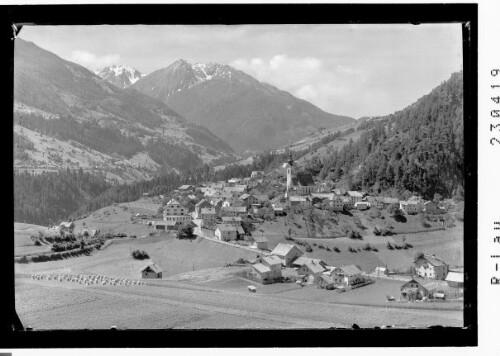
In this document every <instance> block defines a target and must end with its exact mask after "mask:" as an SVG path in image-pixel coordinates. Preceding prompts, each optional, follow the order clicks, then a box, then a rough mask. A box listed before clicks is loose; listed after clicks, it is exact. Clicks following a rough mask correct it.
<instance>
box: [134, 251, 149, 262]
mask: <svg viewBox="0 0 500 356" xmlns="http://www.w3.org/2000/svg"><path fill="white" fill-rule="evenodd" d="M132 257H133V258H134V259H135V260H145V259H148V258H149V255H148V253H147V252H146V251H141V250H134V251H132Z"/></svg>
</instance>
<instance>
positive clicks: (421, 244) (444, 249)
mask: <svg viewBox="0 0 500 356" xmlns="http://www.w3.org/2000/svg"><path fill="white" fill-rule="evenodd" d="M288 226H290V225H286V226H285V225H284V219H283V218H278V221H277V222H266V223H264V224H260V225H257V226H256V227H257V230H256V232H255V233H254V234H257V235H260V234H261V232H260V230H264V236H266V237H267V238H268V240H269V248H270V249H273V248H274V247H275V246H276V245H278V244H279V243H290V241H287V240H285V235H286V231H287V229H288ZM302 230H304V232H303V234H300V233H295V231H296V230H294V232H293V233H292V237H293V238H294V239H296V240H301V241H307V242H309V244H311V245H312V248H313V252H311V253H305V255H306V256H308V257H314V258H319V259H322V260H323V261H325V262H327V263H329V264H331V265H333V266H342V265H348V264H357V265H359V266H360V267H361V268H363V269H364V270H365V271H371V270H373V269H375V267H378V266H386V265H387V267H389V268H395V269H408V267H409V266H410V265H411V263H412V262H413V258H414V256H415V253H416V252H417V251H422V252H424V253H429V254H435V255H436V257H438V258H441V259H443V260H445V261H446V262H447V263H449V264H450V265H452V266H463V259H464V255H463V239H464V236H463V224H462V223H459V222H457V223H456V226H455V227H452V228H447V229H446V230H444V231H429V232H420V233H415V234H404V235H393V236H375V235H373V234H367V235H365V236H363V239H362V240H352V239H349V238H347V237H339V238H307V237H306V236H307V234H306V233H305V227H303V228H302ZM299 231H300V230H299ZM403 240H404V241H403ZM387 242H390V243H391V244H392V245H394V244H399V245H402V244H403V243H404V242H406V243H409V244H411V245H413V248H411V249H408V250H388V249H387ZM367 243H369V244H370V245H371V246H372V247H376V248H377V249H378V252H373V251H364V250H362V248H363V247H364V246H365V245H366V244H367ZM313 244H316V245H323V246H324V247H325V249H320V248H318V247H317V246H314V245H313ZM334 246H335V247H338V248H339V249H340V250H341V252H340V253H337V252H335V251H333V247H334ZM350 246H351V247H353V248H355V249H357V248H358V247H359V248H361V251H360V252H356V253H351V252H349V251H348V250H347V249H348V248H349V247H350ZM326 247H329V248H330V249H331V250H332V251H327V250H326ZM300 248H301V249H302V250H303V251H304V248H303V247H300Z"/></svg>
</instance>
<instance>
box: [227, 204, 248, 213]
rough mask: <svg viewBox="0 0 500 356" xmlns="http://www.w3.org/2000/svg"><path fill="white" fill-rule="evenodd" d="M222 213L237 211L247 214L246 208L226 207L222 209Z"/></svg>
mask: <svg viewBox="0 0 500 356" xmlns="http://www.w3.org/2000/svg"><path fill="white" fill-rule="evenodd" d="M222 211H235V212H238V213H246V212H247V208H246V206H224V207H222Z"/></svg>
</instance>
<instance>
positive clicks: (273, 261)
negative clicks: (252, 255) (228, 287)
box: [249, 243, 367, 289]
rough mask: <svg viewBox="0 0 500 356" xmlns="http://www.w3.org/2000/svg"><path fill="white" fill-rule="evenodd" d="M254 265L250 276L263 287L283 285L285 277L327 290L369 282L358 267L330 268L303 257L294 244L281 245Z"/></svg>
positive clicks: (316, 260) (322, 263) (318, 260)
mask: <svg viewBox="0 0 500 356" xmlns="http://www.w3.org/2000/svg"><path fill="white" fill-rule="evenodd" d="M251 262H252V271H251V272H250V275H249V276H250V277H252V279H254V280H256V281H259V282H260V283H262V284H270V283H277V282H280V281H282V280H283V277H284V275H285V274H286V276H287V277H288V278H291V279H295V280H296V281H298V282H299V283H302V282H307V283H309V284H312V283H314V284H316V285H318V286H320V287H321V288H325V289H345V288H346V287H349V286H350V287H352V286H356V285H360V284H362V283H365V282H366V281H367V278H366V277H365V276H364V275H363V271H362V270H361V269H360V268H359V267H358V266H355V265H349V266H342V267H333V266H328V265H327V264H326V263H325V262H324V261H322V260H320V259H315V258H309V257H305V256H303V253H302V251H301V250H300V249H299V248H298V247H297V246H296V245H294V244H284V243H280V244H278V245H277V246H276V247H275V248H274V249H273V250H272V251H271V253H270V254H269V255H267V256H263V257H258V258H256V259H255V260H253V261H251Z"/></svg>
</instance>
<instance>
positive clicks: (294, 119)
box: [131, 59, 355, 153]
mask: <svg viewBox="0 0 500 356" xmlns="http://www.w3.org/2000/svg"><path fill="white" fill-rule="evenodd" d="M290 75H293V73H290ZM131 88H133V89H136V90H137V91H140V92H142V93H144V94H147V95H149V96H151V97H153V98H156V99H159V100H161V101H163V102H164V103H165V104H167V105H168V106H169V107H171V108H172V109H173V110H175V111H177V112H179V113H180V114H181V115H182V116H183V117H185V118H186V119H187V120H189V121H191V122H194V123H198V124H201V125H203V126H206V127H207V128H208V129H210V130H211V131H212V132H214V133H215V134H216V135H217V136H218V137H220V138H221V139H223V140H224V141H226V142H227V143H228V144H229V145H230V146H231V147H232V148H233V149H234V150H235V151H236V152H239V153H243V152H246V153H253V152H259V151H263V150H266V149H272V148H276V147H279V146H282V145H284V144H286V143H289V142H292V141H295V140H297V139H299V138H301V137H303V136H305V135H307V134H308V133H309V132H311V131H315V130H317V129H318V128H320V127H327V128H332V127H338V126H342V125H346V124H349V123H353V122H354V121H355V120H354V119H352V118H350V117H347V116H339V115H333V114H329V113H327V112H325V111H323V110H321V109H319V108H318V107H316V106H314V105H313V104H311V103H309V102H307V101H305V100H302V99H298V98H296V97H294V96H293V95H292V94H290V93H288V92H286V91H283V90H279V89H278V88H276V87H274V86H272V85H269V84H267V83H264V82H259V81H258V80H256V79H255V78H253V77H251V76H250V75H248V74H246V73H244V72H242V71H240V70H237V69H235V68H233V67H231V66H228V65H222V64H218V63H207V64H204V63H196V64H191V63H190V62H188V61H187V60H185V59H179V60H177V61H175V62H174V63H172V64H171V65H169V66H168V67H166V68H164V69H160V70H157V71H155V72H153V73H151V74H149V75H147V76H145V77H143V78H141V79H140V80H138V81H137V82H136V83H135V84H133V85H132V86H131ZM194 103H196V104H195V105H194Z"/></svg>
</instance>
